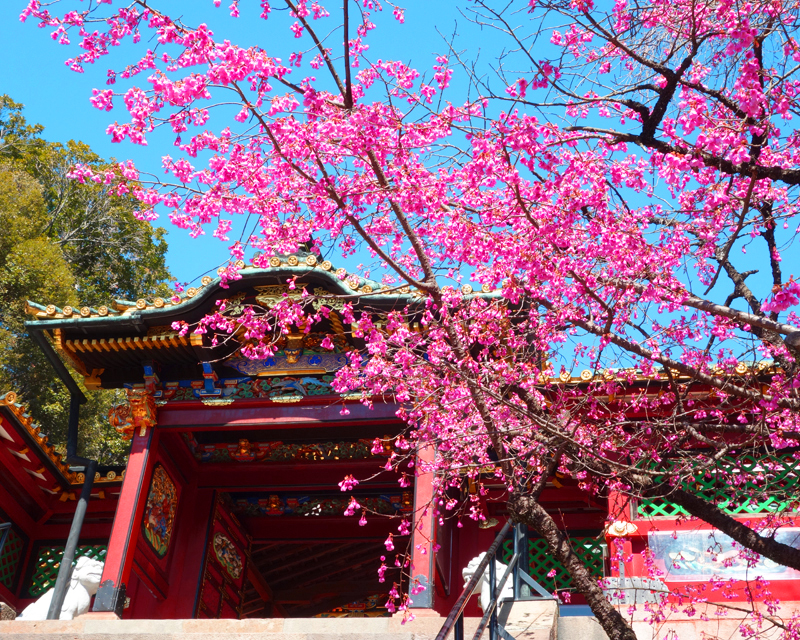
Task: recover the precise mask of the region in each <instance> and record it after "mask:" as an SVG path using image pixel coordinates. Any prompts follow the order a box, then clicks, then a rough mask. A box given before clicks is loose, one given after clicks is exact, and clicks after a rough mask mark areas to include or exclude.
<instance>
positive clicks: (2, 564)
mask: <svg viewBox="0 0 800 640" xmlns="http://www.w3.org/2000/svg"><path fill="white" fill-rule="evenodd" d="M0 536H2V533H0ZM24 549H25V543H24V542H23V540H22V538H20V537H19V535H18V534H17V532H16V531H14V529H11V530H10V531H9V532H8V538H7V539H6V545H5V546H4V547H3V555H2V556H0V584H2V585H3V586H4V587H5V588H6V589H11V583H12V582H13V580H14V576H15V575H17V567H19V561H20V560H21V559H22V551H23V550H24Z"/></svg>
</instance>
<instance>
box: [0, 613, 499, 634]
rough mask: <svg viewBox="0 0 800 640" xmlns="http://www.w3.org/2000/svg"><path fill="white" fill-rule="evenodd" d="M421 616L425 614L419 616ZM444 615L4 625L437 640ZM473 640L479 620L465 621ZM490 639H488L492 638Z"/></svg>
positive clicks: (35, 629) (19, 629)
mask: <svg viewBox="0 0 800 640" xmlns="http://www.w3.org/2000/svg"><path fill="white" fill-rule="evenodd" d="M417 613H421V612H417ZM443 623H444V618H443V617H441V616H439V615H436V614H434V615H430V614H429V615H418V617H417V618H416V619H415V620H412V621H411V622H407V623H406V624H403V623H402V619H401V618H399V617H393V618H271V619H262V620H117V619H114V618H99V617H98V616H97V614H85V615H82V616H79V617H78V618H76V619H75V620H45V621H41V622H23V621H12V622H0V638H3V640H6V639H8V640H12V639H13V640H43V639H44V638H53V639H54V640H76V639H80V640H83V639H86V640H259V639H263V640H372V639H373V638H374V639H375V640H434V638H435V637H436V634H438V633H439V630H440V629H441V628H442V624H443ZM464 623H465V624H464V627H465V629H464V630H465V635H466V636H468V637H472V635H473V634H474V632H475V629H476V628H477V626H478V618H466V619H465V620H464ZM487 637H488V636H487Z"/></svg>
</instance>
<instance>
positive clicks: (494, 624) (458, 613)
mask: <svg viewBox="0 0 800 640" xmlns="http://www.w3.org/2000/svg"><path fill="white" fill-rule="evenodd" d="M511 526H512V525H511V522H510V521H508V522H506V524H505V526H504V527H503V528H502V529H501V530H500V533H498V534H497V537H496V538H495V539H494V542H492V544H491V546H490V547H489V548H488V549H487V550H486V555H485V556H484V558H483V560H481V562H480V564H479V565H478V567H477V570H476V571H475V573H474V574H473V576H472V578H470V580H469V582H467V584H466V585H464V590H463V591H462V592H461V595H460V596H459V597H458V600H456V603H455V604H454V605H453V608H452V609H451V610H450V613H449V614H448V616H447V618H446V619H445V621H444V624H443V625H442V628H441V630H440V631H439V635H437V636H436V640H445V638H446V637H447V635H448V634H449V633H450V631H451V630H452V631H453V632H454V634H453V638H454V640H464V608H465V607H466V606H467V601H468V600H469V597H470V596H471V595H472V592H473V591H474V590H475V587H476V586H477V585H478V582H479V581H480V580H482V579H483V575H484V572H485V571H486V567H487V566H488V567H489V595H490V602H489V603H488V604H487V605H486V610H485V611H484V612H483V617H482V618H481V621H480V623H479V624H478V629H477V630H476V631H475V635H474V637H473V639H472V640H480V638H481V636H482V635H483V633H484V631H485V630H486V627H487V626H488V627H489V639H490V640H499V638H502V639H503V640H513V638H512V637H511V636H510V635H509V633H508V632H507V631H506V630H505V629H504V628H503V625H501V624H499V622H498V620H497V605H498V601H499V600H500V594H501V593H502V592H503V587H505V585H506V582H508V579H509V577H511V576H513V578H514V581H513V585H514V595H513V600H515V601H516V600H555V599H556V598H555V596H554V595H553V594H551V593H548V592H547V591H546V590H545V589H544V588H543V587H542V586H541V585H540V584H539V583H537V582H536V581H535V580H534V579H533V578H531V577H530V576H529V575H528V569H527V567H528V562H527V560H528V544H527V539H528V537H527V533H526V531H527V529H526V527H525V526H524V525H520V524H517V525H516V526H514V553H513V555H512V556H511V559H510V561H509V562H508V565H507V566H506V570H505V572H504V573H503V577H502V578H501V579H500V582H499V583H498V582H497V566H496V561H497V552H498V550H499V549H500V545H501V544H502V543H503V540H505V538H506V535H507V534H508V532H509V530H510V529H511ZM523 559H524V562H523ZM523 585H524V586H525V587H526V588H527V589H530V590H531V591H526V590H524V589H523ZM532 592H536V594H538V595H534V594H533V593H532Z"/></svg>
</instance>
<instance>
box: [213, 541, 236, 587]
mask: <svg viewBox="0 0 800 640" xmlns="http://www.w3.org/2000/svg"><path fill="white" fill-rule="evenodd" d="M214 555H216V556H217V560H219V563H220V564H221V565H222V566H223V567H225V571H227V572H228V574H229V575H230V576H231V578H233V579H234V580H238V579H239V578H241V576H242V556H241V555H239V552H238V551H236V547H235V546H234V545H233V543H232V542H231V541H230V540H229V539H228V536H226V535H225V534H224V533H219V532H217V533H216V534H214Z"/></svg>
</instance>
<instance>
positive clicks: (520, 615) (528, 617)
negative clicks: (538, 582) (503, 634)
mask: <svg viewBox="0 0 800 640" xmlns="http://www.w3.org/2000/svg"><path fill="white" fill-rule="evenodd" d="M498 620H499V622H500V624H502V625H503V626H504V627H505V630H506V631H507V632H508V633H509V634H510V635H511V636H513V637H514V638H515V640H556V638H557V637H558V604H557V603H556V601H555V600H528V601H526V600H520V601H517V602H514V603H506V604H504V605H503V608H502V609H501V610H500V614H499V615H498ZM484 637H486V638H488V637H489V635H488V632H486V633H484Z"/></svg>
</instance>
